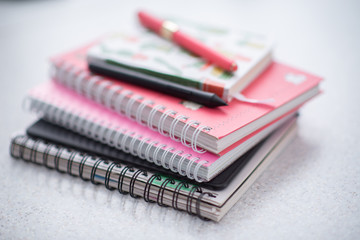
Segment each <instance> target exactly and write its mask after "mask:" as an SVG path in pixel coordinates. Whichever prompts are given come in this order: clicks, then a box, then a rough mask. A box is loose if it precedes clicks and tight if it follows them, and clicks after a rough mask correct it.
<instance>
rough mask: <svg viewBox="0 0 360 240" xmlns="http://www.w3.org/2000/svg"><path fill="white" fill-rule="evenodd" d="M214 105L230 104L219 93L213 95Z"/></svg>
mask: <svg viewBox="0 0 360 240" xmlns="http://www.w3.org/2000/svg"><path fill="white" fill-rule="evenodd" d="M212 100H213V101H212V105H213V106H212V107H220V106H227V105H228V104H227V103H226V102H225V101H224V99H222V98H220V97H219V96H218V95H216V94H214V95H213V97H212Z"/></svg>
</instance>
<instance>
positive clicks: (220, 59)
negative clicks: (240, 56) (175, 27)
mask: <svg viewBox="0 0 360 240" xmlns="http://www.w3.org/2000/svg"><path fill="white" fill-rule="evenodd" d="M172 40H173V41H174V42H176V43H177V44H179V45H180V46H182V47H183V48H185V49H188V50H189V51H191V52H193V53H195V54H196V55H198V56H200V57H202V58H204V59H207V60H209V61H210V62H211V63H213V64H215V65H217V66H219V67H221V68H223V69H225V70H227V71H235V70H236V63H235V62H234V61H233V60H231V59H229V58H227V57H225V56H224V55H222V54H220V53H218V52H217V51H215V50H212V49H211V48H209V47H207V46H205V45H204V44H203V43H201V42H200V41H198V40H196V39H194V38H192V37H190V36H188V35H187V34H185V33H183V32H181V31H177V32H175V33H174V34H173V36H172Z"/></svg>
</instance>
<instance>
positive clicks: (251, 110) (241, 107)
mask: <svg viewBox="0 0 360 240" xmlns="http://www.w3.org/2000/svg"><path fill="white" fill-rule="evenodd" d="M93 45H94V43H91V44H88V45H86V46H83V47H81V48H79V49H76V50H74V51H71V52H68V53H65V54H62V55H59V56H56V57H54V58H52V62H53V64H54V65H55V66H56V67H58V68H61V67H62V66H63V67H64V68H66V69H70V68H73V69H75V73H74V74H76V76H79V75H80V74H82V75H84V72H85V73H86V74H85V75H86V76H87V78H89V80H90V76H91V73H90V72H89V70H88V66H87V62H86V53H87V51H88V50H89V48H90V47H91V46H93ZM102 81H110V83H111V85H110V87H115V86H121V87H122V90H121V91H126V90H129V91H132V92H133V93H134V94H135V95H137V96H138V95H140V96H142V97H143V101H145V100H152V101H153V102H154V103H155V104H154V105H153V106H156V105H164V106H166V109H165V110H167V109H172V110H174V111H176V112H177V115H185V116H188V117H190V119H189V120H196V121H198V122H199V123H200V124H199V125H204V126H208V127H210V128H211V130H210V131H208V132H207V134H208V135H211V136H213V137H214V138H216V139H221V138H223V137H224V136H227V135H228V134H230V133H232V132H235V131H238V130H240V129H241V128H243V127H244V126H246V125H247V124H249V123H251V122H253V121H254V120H257V119H259V118H262V117H264V116H265V115H267V114H269V113H270V112H272V111H273V110H275V109H277V108H278V107H280V106H282V105H284V104H286V103H288V102H289V101H291V100H293V99H294V98H296V97H299V96H300V95H302V94H304V93H306V92H307V91H309V90H310V89H313V88H314V87H316V86H317V85H318V84H319V82H320V81H321V78H320V77H317V76H315V75H312V74H309V73H306V72H304V71H301V70H298V69H296V68H293V67H290V66H287V65H285V64H281V63H277V62H273V63H271V64H270V65H269V67H268V68H267V69H266V70H265V71H264V72H263V73H262V74H261V75H260V76H259V77H258V78H257V79H255V80H254V81H253V82H252V83H251V84H250V85H249V86H248V87H247V88H246V89H245V90H244V91H243V92H242V94H243V95H245V96H246V97H247V98H252V99H260V100H263V99H273V100H274V101H273V102H272V103H271V105H265V104H250V103H245V102H240V101H237V100H233V101H232V102H231V103H230V104H229V105H228V106H226V107H218V108H207V107H201V106H197V105H196V104H195V105H193V104H192V103H189V102H186V101H183V100H182V99H179V98H175V97H172V96H169V95H164V94H161V93H158V92H156V91H152V90H149V89H145V88H142V87H140V86H135V85H131V84H129V83H126V82H120V81H117V80H113V79H110V78H106V77H105V78H104V80H100V81H98V82H96V83H95V84H101V82H102ZM76 87H77V88H78V89H77V91H78V92H79V93H80V92H82V93H83V92H84V91H85V89H82V90H81V88H82V87H84V86H76ZM108 88H109V86H108ZM165 110H164V111H165ZM177 115H176V116H177ZM176 116H174V117H176ZM209 116H211V117H209Z"/></svg>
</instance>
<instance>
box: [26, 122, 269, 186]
mask: <svg viewBox="0 0 360 240" xmlns="http://www.w3.org/2000/svg"><path fill="white" fill-rule="evenodd" d="M27 134H28V135H29V136H32V137H36V138H41V139H43V140H47V141H51V142H54V143H56V144H61V145H64V146H66V147H70V148H74V149H77V150H81V151H85V152H88V153H91V154H94V155H97V156H100V157H106V158H108V159H111V160H113V161H116V162H120V163H126V164H127V165H131V166H134V167H137V168H140V169H145V170H151V171H153V172H158V173H161V174H164V175H168V176H173V177H176V178H177V179H180V180H183V181H186V182H191V183H194V184H196V185H199V186H202V187H206V188H210V189H223V188H225V187H226V186H228V185H229V183H230V182H231V180H232V179H233V178H234V177H235V176H236V174H237V173H238V172H239V171H240V170H241V169H242V167H243V166H244V165H245V164H246V163H247V162H248V161H249V159H251V157H252V156H253V155H254V154H255V153H256V152H257V150H258V149H259V148H260V147H261V146H262V145H263V144H264V142H265V141H266V139H265V140H263V141H262V142H260V143H259V144H257V145H256V146H255V147H253V148H252V149H250V150H249V151H248V152H246V153H245V154H244V155H242V156H241V157H240V158H238V159H237V160H236V161H235V162H234V163H233V164H231V165H230V166H229V167H228V168H226V169H225V170H224V171H222V172H221V173H220V174H219V175H217V176H216V177H215V178H213V179H212V180H211V181H209V182H202V183H199V182H196V181H192V180H190V179H188V178H186V177H183V176H181V175H180V174H177V173H175V172H172V171H170V170H167V169H165V168H163V167H160V166H157V165H155V164H152V163H150V162H148V161H144V160H143V159H141V158H139V157H135V156H133V155H130V154H128V153H125V152H122V151H120V150H118V149H116V148H112V147H109V146H108V145H105V144H102V143H100V142H96V141H94V140H92V139H89V138H87V137H84V136H82V135H79V134H77V133H75V132H72V131H70V130H67V129H65V128H62V127H59V126H57V125H54V124H52V123H49V122H47V121H45V120H38V121H37V122H35V123H34V124H32V125H31V126H30V127H29V128H28V129H27Z"/></svg>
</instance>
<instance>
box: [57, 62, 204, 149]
mask: <svg viewBox="0 0 360 240" xmlns="http://www.w3.org/2000/svg"><path fill="white" fill-rule="evenodd" d="M51 73H52V78H53V79H54V80H56V81H57V82H59V83H61V84H63V85H65V86H67V87H69V88H71V89H73V90H75V91H76V92H78V93H79V94H82V95H84V96H85V97H87V98H90V99H91V100H94V101H96V102H98V103H100V104H103V105H104V106H106V107H107V108H109V109H111V110H114V111H116V112H117V113H120V114H123V115H125V116H126V117H128V118H129V119H131V120H135V121H137V122H138V123H140V124H142V125H147V126H148V127H149V128H150V129H152V130H154V131H158V132H159V133H161V134H163V135H164V136H170V137H171V138H172V139H173V140H179V139H180V138H177V137H175V127H176V126H177V124H178V123H179V122H183V123H184V126H183V127H182V131H181V139H182V141H181V142H182V143H183V144H184V145H185V146H188V147H191V148H192V149H193V150H194V151H195V152H199V153H204V152H205V151H206V150H204V149H202V148H200V147H199V146H198V144H197V139H198V136H199V134H200V133H201V132H202V131H203V130H205V131H210V130H211V128H210V127H207V126H203V125H200V122H198V121H195V122H196V123H197V124H193V123H194V122H193V121H194V120H192V121H191V123H190V122H187V121H188V119H189V117H187V116H184V115H178V113H177V112H176V111H174V110H171V109H167V108H166V107H165V106H163V105H156V104H155V102H154V101H152V100H146V99H145V98H144V97H143V96H141V95H137V94H134V93H133V92H132V91H129V90H124V89H123V87H122V86H119V85H118V84H114V83H113V82H112V81H109V80H106V79H105V78H103V77H99V76H96V75H95V76H94V75H91V73H90V72H88V71H86V70H83V69H81V68H78V67H76V66H75V65H72V64H70V63H69V62H67V61H60V60H57V61H56V60H55V61H54V62H53V64H52V71H51ZM135 103H137V104H135ZM147 106H148V107H150V108H151V111H150V113H149V115H148V117H147V118H146V119H145V120H144V119H141V115H142V113H143V111H144V109H145V107H147ZM133 109H134V111H135V115H132V110H133ZM157 112H162V114H161V116H160V119H159V121H158V122H157V123H155V122H154V117H155V114H156V113H157ZM169 116H172V117H173V119H172V121H171V124H170V128H169V129H167V130H165V120H166V118H168V117H169ZM190 127H194V128H196V130H195V131H194V132H193V134H192V136H191V138H190V139H189V142H190V144H188V143H187V142H186V140H184V139H185V138H186V135H183V133H186V132H187V130H188V129H189V128H190ZM184 129H186V131H184Z"/></svg>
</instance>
